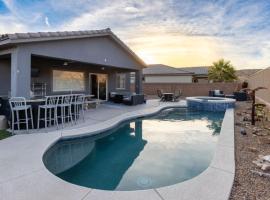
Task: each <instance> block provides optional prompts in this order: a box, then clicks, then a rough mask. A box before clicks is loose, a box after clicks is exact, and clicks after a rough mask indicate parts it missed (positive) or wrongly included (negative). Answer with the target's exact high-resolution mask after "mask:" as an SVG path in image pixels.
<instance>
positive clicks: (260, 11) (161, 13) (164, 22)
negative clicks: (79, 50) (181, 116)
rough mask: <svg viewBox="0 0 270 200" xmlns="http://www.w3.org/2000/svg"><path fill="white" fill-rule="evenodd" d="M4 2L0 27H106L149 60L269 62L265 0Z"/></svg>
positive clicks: (10, 29) (244, 65)
mask: <svg viewBox="0 0 270 200" xmlns="http://www.w3.org/2000/svg"><path fill="white" fill-rule="evenodd" d="M4 3H5V5H6V7H7V8H8V9H9V10H10V13H9V14H8V15H5V16H4V15H2V16H1V15H0V20H1V21H0V28H1V29H0V31H1V32H13V31H25V30H27V31H35V30H38V31H42V30H49V31H53V30H56V31H59V30H85V29H103V28H107V27H111V28H112V30H113V31H114V32H115V33H116V34H117V35H118V36H119V37H120V38H121V39H122V40H123V41H124V42H126V43H127V44H128V45H129V46H130V47H131V48H132V49H133V50H134V51H135V52H136V53H138V54H139V55H140V56H141V57H142V58H144V59H145V60H146V61H147V62H149V63H150V62H151V63H153V62H159V63H164V64H169V65H173V66H191V65H210V64H211V63H212V62H213V61H214V60H216V59H218V58H221V57H224V58H226V59H229V60H231V61H232V63H233V64H234V65H235V66H236V67H238V68H248V67H253V68H254V67H258V68H260V67H266V66H268V65H269V64H268V62H269V59H268V57H267V56H269V55H270V54H269V53H270V50H269V49H270V47H269V41H270V35H269V32H270V26H269V25H270V23H269V20H268V19H269V18H270V2H269V1H267V0H262V1H242V0H226V1H224V0H218V1H212V0H208V1H206V0H205V1H196V0H190V1H184V0H182V1H180V0H167V1H164V0H140V1H137V0H103V1H99V0H77V1H73V0H65V1H64V0H59V1H53V0H44V1H29V2H28V0H26V1H24V3H20V1H15V0H4ZM48 17H49V18H48ZM2 19H5V20H6V21H5V22H4V21H3V20H2ZM9 24H10V25H11V26H8V25H9ZM4 29H5V31H4Z"/></svg>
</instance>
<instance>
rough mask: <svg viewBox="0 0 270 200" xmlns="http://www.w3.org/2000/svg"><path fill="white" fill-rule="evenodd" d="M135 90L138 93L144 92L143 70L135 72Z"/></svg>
mask: <svg viewBox="0 0 270 200" xmlns="http://www.w3.org/2000/svg"><path fill="white" fill-rule="evenodd" d="M135 92H136V94H142V92H143V88H142V70H139V71H136V72H135Z"/></svg>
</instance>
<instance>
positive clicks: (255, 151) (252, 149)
mask: <svg viewBox="0 0 270 200" xmlns="http://www.w3.org/2000/svg"><path fill="white" fill-rule="evenodd" d="M248 150H249V151H250V152H253V153H258V152H259V151H258V149H256V148H254V147H248Z"/></svg>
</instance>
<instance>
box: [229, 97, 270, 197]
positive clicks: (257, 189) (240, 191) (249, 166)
mask: <svg viewBox="0 0 270 200" xmlns="http://www.w3.org/2000/svg"><path fill="white" fill-rule="evenodd" d="M250 107H251V103H247V102H243V103H237V106H236V111H235V122H236V123H237V124H236V125H235V159H236V175H235V180H234V185H233V188H232V192H231V196H230V200H242V199H243V200H255V199H256V200H270V178H265V177H260V176H258V175H255V174H252V173H251V171H250V170H256V171H260V172H261V170H260V169H259V168H258V167H257V166H256V165H255V164H253V163H252V161H254V160H256V159H257V158H258V155H269V154H270V131H267V130H263V131H260V132H259V133H263V134H266V136H256V135H254V134H253V133H252V132H253V130H252V128H254V126H251V125H245V123H248V122H243V116H245V115H246V116H248V113H247V114H245V112H251V111H250ZM239 122H240V123H244V124H238V123H239ZM256 125H257V127H262V123H261V122H257V123H256ZM241 127H243V128H245V130H246V132H247V135H246V136H244V135H241V134H240V129H241ZM266 127H270V122H266ZM269 173H270V172H269Z"/></svg>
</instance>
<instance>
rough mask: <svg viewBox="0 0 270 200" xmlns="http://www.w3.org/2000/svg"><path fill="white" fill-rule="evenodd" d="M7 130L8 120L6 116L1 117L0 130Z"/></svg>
mask: <svg viewBox="0 0 270 200" xmlns="http://www.w3.org/2000/svg"><path fill="white" fill-rule="evenodd" d="M5 129H7V118H6V117H5V116H4V115H0V130H5Z"/></svg>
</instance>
